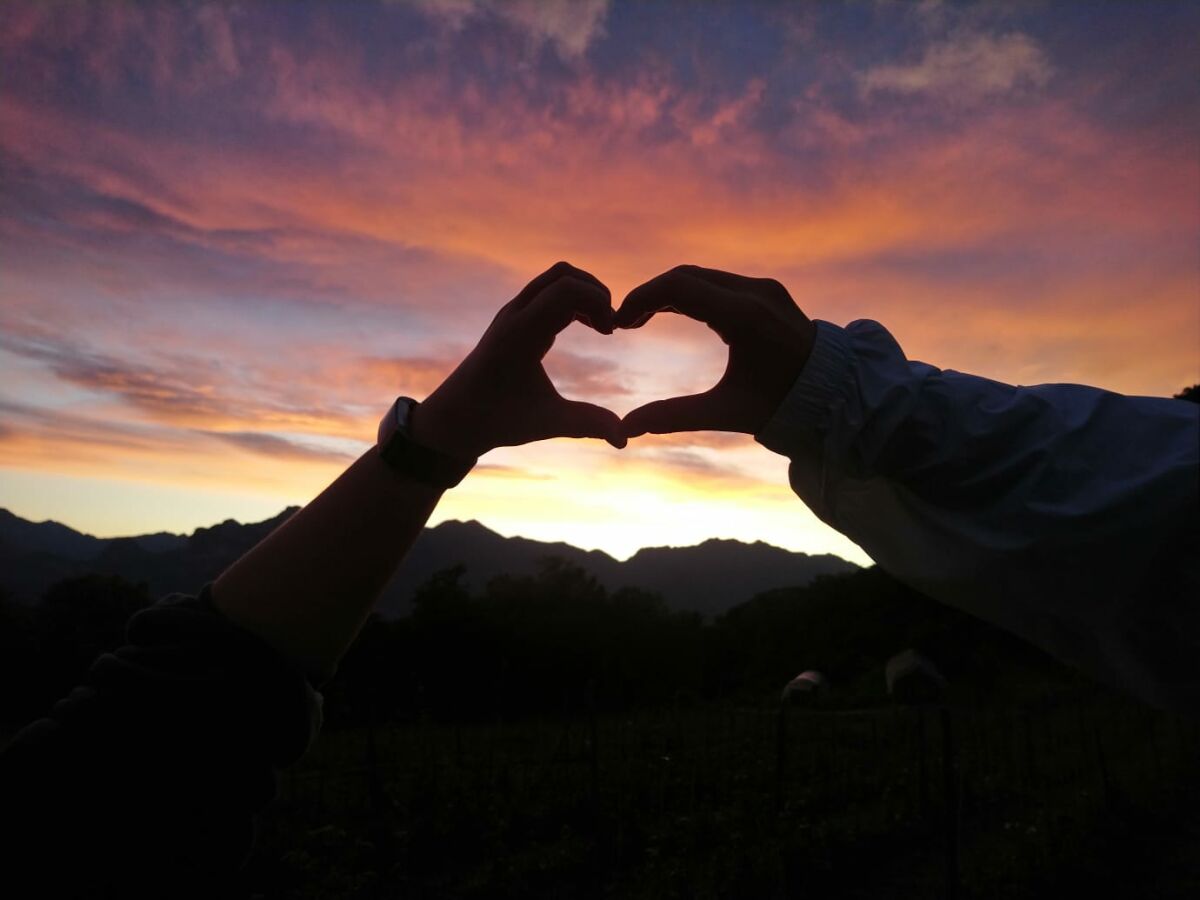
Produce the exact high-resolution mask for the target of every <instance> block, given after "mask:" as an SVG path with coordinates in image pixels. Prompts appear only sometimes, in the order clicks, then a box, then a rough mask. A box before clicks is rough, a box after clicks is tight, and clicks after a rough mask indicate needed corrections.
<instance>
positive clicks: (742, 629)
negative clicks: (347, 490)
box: [0, 559, 1078, 727]
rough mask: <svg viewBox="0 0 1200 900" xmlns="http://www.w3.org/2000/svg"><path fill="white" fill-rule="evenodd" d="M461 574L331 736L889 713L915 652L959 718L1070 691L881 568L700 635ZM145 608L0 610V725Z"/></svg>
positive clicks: (89, 589) (698, 622) (383, 640)
mask: <svg viewBox="0 0 1200 900" xmlns="http://www.w3.org/2000/svg"><path fill="white" fill-rule="evenodd" d="M464 571H465V570H464V569H463V568H462V567H456V568H452V569H448V570H445V571H442V572H439V573H437V574H436V575H434V576H433V577H432V578H431V579H430V580H429V581H428V582H426V583H425V584H424V585H423V586H421V588H420V589H419V590H418V591H417V593H416V596H415V604H414V606H415V612H414V614H413V615H412V616H410V617H407V618H404V619H399V620H392V621H386V620H382V619H377V618H374V619H372V620H371V621H370V622H369V623H368V624H367V626H366V627H365V628H364V630H363V632H362V634H361V635H360V636H359V639H358V641H357V642H356V643H355V645H354V647H353V648H352V649H351V651H350V652H349V654H348V655H347V656H346V657H345V659H344V660H343V661H342V664H341V667H340V669H339V671H338V674H337V675H336V677H335V678H334V679H333V680H332V681H331V682H330V683H329V684H328V685H326V687H325V692H326V696H327V701H328V702H327V704H326V712H327V717H328V724H329V725H330V726H332V727H339V726H354V725H359V724H364V723H368V722H370V723H379V722H387V721H408V720H412V719H415V718H420V717H429V718H431V719H434V720H439V721H496V720H508V719H514V718H520V717H523V716H529V715H555V716H557V715H574V714H581V713H584V712H586V711H588V710H597V711H620V710H630V709H639V708H641V709H644V708H655V707H663V706H666V705H671V706H677V705H680V704H691V703H697V702H704V701H709V700H714V699H732V700H737V701H739V702H742V703H751V704H755V705H769V704H772V703H774V702H777V701H778V697H779V692H780V689H781V688H782V686H783V684H784V683H786V681H787V680H788V679H790V678H792V677H793V676H795V675H796V674H797V673H799V672H800V671H802V670H804V669H819V670H821V671H823V672H825V673H826V674H827V675H828V676H829V678H830V680H831V682H832V684H833V685H834V689H833V690H832V691H831V692H830V694H829V696H828V698H826V700H825V702H827V703H830V704H833V705H839V706H847V707H850V706H857V707H862V706H871V705H878V704H882V703H885V702H886V701H887V697H886V691H885V684H884V676H883V669H884V664H885V662H886V659H887V658H888V657H889V656H890V655H891V654H893V653H896V652H898V651H900V650H903V649H906V648H908V647H913V648H915V649H917V650H919V651H921V652H922V653H924V654H925V655H927V656H929V657H930V658H932V659H933V660H935V661H936V662H937V664H938V665H939V666H940V667H941V669H942V671H943V673H944V674H945V675H946V676H947V677H948V679H949V681H950V685H951V692H952V696H955V697H956V698H957V699H958V700H960V701H962V702H969V703H975V702H988V701H990V700H1001V701H1003V700H1005V699H1010V700H1021V701H1025V700H1028V699H1030V698H1031V697H1036V696H1038V695H1039V694H1040V693H1041V692H1043V691H1044V690H1045V689H1046V688H1048V687H1049V686H1051V685H1055V686H1056V687H1057V689H1059V690H1061V689H1062V688H1063V687H1065V686H1067V685H1070V684H1078V682H1077V680H1076V679H1075V678H1074V677H1073V676H1072V675H1070V674H1069V673H1067V672H1066V671H1064V670H1063V669H1061V668H1060V667H1058V666H1056V665H1055V664H1054V663H1052V662H1051V661H1050V660H1049V659H1048V658H1046V657H1045V656H1044V655H1042V654H1040V653H1039V652H1037V651H1035V650H1033V649H1032V648H1030V647H1028V646H1027V645H1025V644H1023V643H1021V642H1020V641H1018V640H1016V639H1014V638H1012V637H1010V636H1008V635H1006V634H1004V633H1003V632H1000V631H998V630H996V629H994V628H992V627H990V626H988V625H986V624H984V623H982V622H981V621H979V620H977V619H974V618H972V617H970V616H968V615H965V614H963V613H960V612H958V611H956V610H954V609H950V608H948V607H945V606H941V605H939V604H937V603H935V602H933V601H931V600H929V599H928V598H926V597H924V596H922V595H920V594H918V593H916V592H914V591H912V590H910V589H908V588H906V587H904V586H903V585H901V584H899V583H898V582H896V581H895V580H894V579H892V578H891V577H889V576H888V575H887V574H886V573H884V572H882V571H881V570H879V569H878V568H871V569H865V570H861V571H857V572H853V573H850V574H845V575H835V576H822V577H820V578H818V579H816V580H815V581H814V582H812V583H811V584H810V585H808V586H806V587H798V588H789V589H782V590H777V591H770V592H767V593H764V594H760V595H758V596H756V597H754V598H752V599H750V600H749V601H747V602H745V603H743V604H741V605H740V606H736V607H734V608H733V609H731V610H730V611H729V612H727V613H725V614H724V615H721V616H719V617H717V618H716V619H715V620H714V621H712V622H705V621H703V620H702V619H701V617H700V616H698V615H697V614H694V613H682V612H674V611H671V610H669V609H668V608H667V607H666V606H665V604H664V603H663V601H662V600H661V598H659V597H658V596H657V595H655V594H651V593H647V592H645V591H641V590H637V589H632V588H623V589H621V590H617V591H607V590H605V588H603V587H602V586H601V585H600V584H598V583H597V581H596V580H595V579H594V578H592V577H591V576H590V575H588V574H587V573H586V572H585V571H583V570H582V569H580V568H577V567H575V566H572V565H569V564H567V563H564V562H562V561H560V560H557V559H547V560H545V561H544V563H543V565H542V568H541V570H540V572H539V573H538V574H537V575H535V576H531V577H510V576H501V577H498V578H494V579H492V580H491V581H490V582H489V583H488V584H487V585H486V587H485V588H484V589H483V590H481V591H476V592H472V591H471V590H469V589H467V587H465V586H464V579H463V575H464ZM151 601H152V598H151V597H150V596H149V593H148V591H147V589H146V587H145V586H144V585H135V584H131V583H129V582H127V581H125V580H123V579H121V578H118V577H112V576H97V575H93V576H85V577H82V578H74V579H70V580H67V581H63V582H60V583H59V584H57V585H55V586H54V587H52V588H51V589H50V590H49V591H47V593H46V594H45V596H44V597H43V599H42V601H41V602H40V603H39V604H37V605H36V606H34V607H32V608H29V607H24V606H20V605H17V604H13V603H9V602H3V603H0V667H2V668H3V673H2V674H3V675H4V677H5V684H7V685H9V686H10V689H9V690H7V691H6V695H5V700H4V710H3V714H4V718H5V719H6V721H7V724H8V725H10V726H11V725H14V724H19V723H20V722H22V721H25V720H28V719H29V718H32V717H33V716H35V715H38V714H40V713H42V712H44V711H45V710H47V709H49V707H50V706H51V705H52V704H53V702H54V701H55V700H56V699H57V698H58V697H61V696H62V695H63V694H64V693H66V692H67V691H68V690H69V689H70V688H71V686H72V685H73V684H75V683H76V682H77V681H78V680H79V678H80V677H82V675H83V674H84V672H85V671H86V668H87V666H88V664H89V663H90V662H91V660H93V659H94V658H95V657H96V655H97V654H99V653H100V652H103V651H104V650H107V649H111V648H112V647H115V646H117V645H118V644H119V643H120V640H121V635H122V632H123V627H124V623H125V622H126V621H127V619H128V618H129V616H130V615H131V614H132V613H133V612H135V611H136V610H138V609H140V608H142V607H144V606H146V605H148V604H149V603H150V602H151Z"/></svg>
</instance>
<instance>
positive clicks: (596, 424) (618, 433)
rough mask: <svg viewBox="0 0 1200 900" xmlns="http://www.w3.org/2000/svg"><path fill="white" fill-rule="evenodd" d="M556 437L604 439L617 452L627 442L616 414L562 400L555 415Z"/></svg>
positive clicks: (576, 401)
mask: <svg viewBox="0 0 1200 900" xmlns="http://www.w3.org/2000/svg"><path fill="white" fill-rule="evenodd" d="M554 418H555V426H556V432H557V436H558V437H573V438H583V437H594V438H604V440H606V441H608V442H609V443H610V444H612V445H613V446H614V447H616V448H617V449H618V450H620V449H621V448H622V447H624V446H625V445H626V444H627V443H628V441H627V440H626V438H625V432H624V430H623V429H622V428H621V420H620V418H619V417H618V416H617V414H616V413H614V412H612V411H611V410H608V409H605V408H604V407H603V406H596V405H595V404H594V403H583V402H581V401H578V400H564V401H563V402H562V404H561V405H560V406H559V408H558V410H557V412H556V415H555V417H554Z"/></svg>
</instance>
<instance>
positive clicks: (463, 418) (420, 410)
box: [409, 391, 492, 459]
mask: <svg viewBox="0 0 1200 900" xmlns="http://www.w3.org/2000/svg"><path fill="white" fill-rule="evenodd" d="M474 412H475V411H474V410H472V409H470V408H468V407H465V406H463V405H460V404H455V403H453V402H450V401H447V400H446V399H444V398H443V397H439V396H438V394H437V392H436V391H435V392H434V393H433V394H431V395H430V396H429V397H428V399H426V400H425V401H423V402H422V403H419V404H418V405H417V406H416V407H415V408H414V409H413V411H412V416H411V418H410V420H409V433H410V434H411V435H412V439H413V440H414V441H416V442H417V443H418V444H420V445H421V446H422V447H428V448H429V449H430V450H436V451H437V452H439V453H447V454H449V455H451V456H456V457H459V458H462V459H475V458H478V457H480V456H482V455H483V454H484V453H486V452H487V451H488V450H490V449H492V448H491V447H490V446H488V445H487V444H486V443H485V442H484V441H483V440H482V438H481V436H480V434H479V430H478V427H473V425H472V420H473V419H477V418H478V416H477V414H475V415H473V413H474Z"/></svg>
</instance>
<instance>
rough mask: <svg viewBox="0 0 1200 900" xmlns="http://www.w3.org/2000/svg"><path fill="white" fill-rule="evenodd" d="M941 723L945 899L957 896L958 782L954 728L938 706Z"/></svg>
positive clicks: (944, 711)
mask: <svg viewBox="0 0 1200 900" xmlns="http://www.w3.org/2000/svg"><path fill="white" fill-rule="evenodd" d="M939 713H940V716H941V725H942V799H943V801H944V803H945V816H944V822H943V824H944V828H945V836H946V900H956V898H957V897H958V782H957V776H956V772H955V769H956V767H955V759H954V753H955V747H954V728H953V726H952V723H951V717H950V710H949V708H948V707H946V706H941V707H940V708H939Z"/></svg>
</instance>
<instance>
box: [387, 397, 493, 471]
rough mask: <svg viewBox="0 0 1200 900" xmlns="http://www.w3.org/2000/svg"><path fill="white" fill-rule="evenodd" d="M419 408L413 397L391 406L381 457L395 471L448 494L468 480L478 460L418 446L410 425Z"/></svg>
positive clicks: (399, 399) (405, 398)
mask: <svg viewBox="0 0 1200 900" xmlns="http://www.w3.org/2000/svg"><path fill="white" fill-rule="evenodd" d="M417 405H418V404H417V401H416V400H413V399H412V398H411V397H400V398H398V399H397V400H396V402H395V403H393V404H392V408H391V409H390V410H388V414H387V416H385V417H384V421H383V422H382V423H381V424H380V428H379V444H378V446H379V455H380V457H381V458H382V459H383V461H384V462H386V463H387V464H388V465H389V466H391V467H392V468H393V469H395V470H396V471H398V472H401V473H403V474H405V475H408V476H410V477H412V478H415V479H416V480H418V481H421V482H423V483H425V484H429V485H433V486H434V487H438V488H442V489H443V490H448V489H449V488H452V487H454V486H456V485H457V484H458V483H459V482H461V481H462V480H463V479H464V478H466V477H467V473H468V472H470V471H471V469H473V468H474V467H475V463H476V460H475V459H464V458H462V457H459V456H453V455H451V454H449V453H442V452H441V451H439V450H434V449H432V448H431V447H426V446H423V445H422V444H418V443H417V442H415V441H414V440H413V439H412V437H411V435H410V433H409V421H410V417H411V415H412V411H413V410H414V409H416V407H417ZM389 420H390V421H389Z"/></svg>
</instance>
